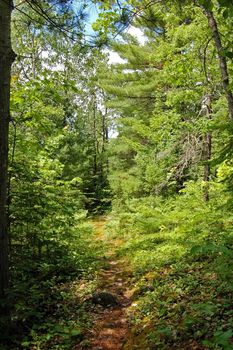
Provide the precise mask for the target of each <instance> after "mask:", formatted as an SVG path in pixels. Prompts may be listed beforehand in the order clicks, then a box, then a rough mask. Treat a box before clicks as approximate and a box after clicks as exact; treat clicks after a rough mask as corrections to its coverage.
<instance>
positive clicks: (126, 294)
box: [75, 217, 133, 350]
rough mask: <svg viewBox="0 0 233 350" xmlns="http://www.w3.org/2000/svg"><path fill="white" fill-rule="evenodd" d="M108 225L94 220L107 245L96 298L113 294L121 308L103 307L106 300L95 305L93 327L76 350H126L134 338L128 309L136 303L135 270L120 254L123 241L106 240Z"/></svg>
mask: <svg viewBox="0 0 233 350" xmlns="http://www.w3.org/2000/svg"><path fill="white" fill-rule="evenodd" d="M105 222H106V220H105V218H104V217H102V218H99V219H95V220H93V221H92V224H93V226H94V231H95V240H96V241H97V242H98V244H100V243H101V244H103V245H105V246H106V252H105V256H104V258H103V259H105V261H104V264H103V266H102V268H101V269H100V271H99V272H98V274H97V286H96V290H95V295H97V296H98V295H100V296H101V295H102V294H101V293H109V294H110V296H113V298H114V299H115V300H116V301H117V305H110V306H108V305H101V304H102V303H103V304H105V301H103V300H100V303H98V302H96V303H95V302H93V305H92V308H90V313H91V319H92V327H91V329H90V330H89V331H88V332H87V334H86V335H85V339H84V340H83V341H82V343H81V345H78V346H77V347H76V348H75V349H76V350H84V349H85V350H123V349H125V345H126V342H127V340H128V339H130V338H131V331H130V326H129V323H128V320H127V309H128V308H129V306H130V305H131V303H132V295H133V289H132V288H131V287H130V280H131V276H132V271H131V269H130V266H129V264H128V262H127V261H126V260H123V259H120V258H119V257H118V256H117V254H116V251H117V248H118V247H119V246H120V245H121V243H122V242H121V240H117V239H115V240H113V239H108V240H107V238H106V237H105V233H104V226H105ZM106 241H107V242H106Z"/></svg>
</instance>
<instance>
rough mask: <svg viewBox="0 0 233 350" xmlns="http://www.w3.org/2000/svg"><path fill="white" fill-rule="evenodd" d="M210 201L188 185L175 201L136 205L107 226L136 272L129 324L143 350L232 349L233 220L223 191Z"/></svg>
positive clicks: (216, 188)
mask: <svg viewBox="0 0 233 350" xmlns="http://www.w3.org/2000/svg"><path fill="white" fill-rule="evenodd" d="M210 194H211V200H210V201H209V202H208V203H206V202H204V200H203V193H202V188H201V184H200V183H197V184H194V183H190V184H189V185H188V187H186V189H185V190H182V191H181V193H180V194H179V195H177V196H174V197H173V198H170V199H162V198H159V197H157V198H155V197H147V198H144V199H143V198H140V199H138V200H137V199H134V200H130V201H128V202H127V203H125V204H124V207H123V209H121V211H119V209H118V212H117V213H116V216H115V219H114V218H113V220H112V221H111V222H109V224H108V231H109V232H111V234H113V235H115V236H118V237H119V235H120V236H121V238H123V239H124V244H123V245H122V246H121V247H120V248H119V250H118V254H119V256H127V257H128V259H129V260H130V261H131V262H132V266H133V269H134V283H135V292H134V302H133V303H132V306H131V309H130V311H129V317H130V319H131V322H132V325H133V328H134V332H135V339H137V336H138V337H139V338H140V339H142V338H143V341H144V345H143V346H144V347H143V350H146V349H161V350H168V349H187V350H188V349H189V350H190V349H215V350H217V349H224V350H230V349H232V348H233V331H232V329H233V308H232V296H233V293H232V292H233V285H232V271H233V260H232V258H233V252H232V248H233V233H232V222H233V217H232V212H231V205H230V204H229V202H228V197H227V194H226V193H225V192H224V190H223V189H221V186H220V185H216V184H215V185H213V186H212V188H210ZM220 203H221V204H220ZM114 220H115V221H114ZM128 348H129V349H130V348H131V349H134V345H133V344H131V345H130V344H128V347H127V346H126V348H125V349H128ZM136 348H138V347H135V349H136ZM139 348H140V346H139ZM140 349H141V348H140Z"/></svg>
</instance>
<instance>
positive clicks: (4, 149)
mask: <svg viewBox="0 0 233 350" xmlns="http://www.w3.org/2000/svg"><path fill="white" fill-rule="evenodd" d="M12 9H13V1H12V0H0V298H4V297H5V291H6V289H7V288H8V286H9V261H8V244H9V242H8V232H7V221H8V220H7V171H8V170H7V167H8V133H9V122H10V75H11V65H12V63H13V61H14V58H15V54H14V52H13V50H12V47H11V12H12ZM3 309H4V310H3ZM5 313H6V309H5V308H1V307H0V316H4V314H5Z"/></svg>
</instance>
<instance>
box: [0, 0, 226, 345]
mask: <svg viewBox="0 0 233 350" xmlns="http://www.w3.org/2000/svg"><path fill="white" fill-rule="evenodd" d="M7 3H8V5H9V6H10V3H11V2H10V1H3V0H1V1H0V10H1V9H3V8H4V6H6V4H7ZM14 6H15V8H14V11H13V12H12V19H11V28H12V33H11V35H12V38H11V40H12V47H13V50H14V52H15V53H16V58H15V61H14V63H13V65H12V69H11V105H10V119H9V150H8V180H7V208H6V213H7V232H8V236H7V237H8V239H7V247H8V248H7V249H8V253H9V254H8V256H9V276H10V278H9V281H8V282H9V285H8V288H7V289H5V290H2V291H1V293H0V295H1V307H0V309H1V315H0V316H1V318H0V325H1V329H2V332H1V335H0V337H1V344H2V345H1V346H2V347H0V349H1V350H6V349H7V350H8V349H11V350H16V349H33V350H34V349H36V350H39V349H41V350H42V349H43V350H46V349H78V348H77V344H79V343H80V342H81V341H83V334H85V329H86V327H87V326H88V327H90V322H91V320H90V318H89V316H88V312H87V305H86V304H85V300H86V299H88V297H89V295H90V294H91V293H92V292H93V290H94V288H95V277H96V274H97V272H98V270H99V268H100V265H101V264H103V258H102V257H103V255H104V254H105V253H104V249H105V248H104V245H102V244H100V242H98V240H97V241H96V239H95V238H94V236H93V227H92V225H91V224H90V218H93V217H95V216H100V215H105V216H106V231H107V236H106V237H107V238H106V241H107V240H108V237H112V238H115V239H120V240H121V245H120V246H119V248H118V251H117V255H118V256H119V258H121V257H124V259H128V261H129V264H130V266H131V268H132V271H133V279H132V283H133V286H134V288H135V292H134V300H136V301H135V303H134V305H133V307H132V308H131V309H130V310H129V312H128V317H129V320H130V324H131V327H132V328H133V329H134V330H135V344H136V345H135V349H136V348H137V349H141V350H146V349H151V350H152V349H161V350H162V349H225V350H230V349H232V347H233V340H232V339H233V330H232V329H233V311H232V296H233V294H232V292H233V286H232V270H233V260H232V258H233V253H232V248H233V247H232V244H233V235H232V222H233V216H232V203H233V202H232V190H233V164H232V142H233V139H232V131H233V126H232V120H233V96H232V75H233V65H232V58H233V37H232V27H233V5H232V3H231V1H228V0H218V1H215V0H213V1H202V0H197V1H191V0H185V1H181V0H180V1H179V0H177V1H169V0H168V1H147V0H145V1H144V0H143V1H128V2H126V3H123V2H121V1H119V2H118V1H116V2H114V1H109V2H108V1H101V2H95V1H94V2H93V3H92V4H90V3H89V4H87V2H86V3H85V2H83V3H82V4H81V2H79V3H78V4H77V3H75V2H70V1H60V2H59V1H58V2H57V3H55V2H53V1H35V2H32V1H15V4H14ZM91 6H95V8H96V9H97V10H96V11H97V12H98V14H99V15H98V18H97V19H96V20H94V23H93V31H92V30H90V29H87V21H88V13H89V20H90V17H92V16H94V17H96V15H92V14H90V13H92V12H91V11H92V10H91V8H92V7H91ZM0 16H1V13H0ZM91 21H92V20H91ZM92 22H93V21H92ZM0 25H1V23H0ZM129 26H130V27H131V28H132V27H133V28H138V29H140V33H141V37H142V38H143V39H140V40H139V39H138V38H137V37H135V36H134V35H132V34H130V31H128V28H129ZM94 30H95V32H94ZM109 50H111V51H114V52H115V53H118V55H119V57H120V58H121V60H119V63H115V64H110V63H109V60H108V56H109V52H110V51H109ZM1 64H3V63H2V61H1ZM0 112H1V111H0ZM1 154H3V153H1ZM1 238H2V232H1ZM0 248H1V249H2V250H4V249H5V246H4V244H2V245H1V246H0ZM3 255H4V254H2V255H1V256H3ZM2 270H3V267H2ZM2 270H1V271H2ZM1 273H2V272H1ZM83 279H85V280H88V281H89V282H88V288H89V289H87V290H86V291H85V293H86V299H85V293H84V295H82V296H81V297H80V295H79V298H78V299H77V297H76V298H74V294H75V293H77V290H78V288H79V286H80V285H81V283H83ZM139 336H140V339H141V340H140V341H139V339H138V337H139ZM142 341H143V343H140V342H142ZM80 349H81V348H80ZM124 349H125V350H127V349H131V350H132V349H134V347H133V345H131V347H129V348H127V349H126V348H124Z"/></svg>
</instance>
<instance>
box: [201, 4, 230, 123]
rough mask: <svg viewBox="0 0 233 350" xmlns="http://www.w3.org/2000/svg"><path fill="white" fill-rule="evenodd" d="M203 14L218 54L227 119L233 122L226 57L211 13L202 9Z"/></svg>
mask: <svg viewBox="0 0 233 350" xmlns="http://www.w3.org/2000/svg"><path fill="white" fill-rule="evenodd" d="M204 13H205V15H206V17H207V19H208V23H209V27H210V29H211V32H212V34H213V40H214V43H215V47H216V50H217V53H218V58H219V66H220V71H221V76H222V85H223V88H224V91H225V95H226V99H227V104H228V112H229V118H230V119H231V120H233V95H232V92H231V89H230V84H229V73H228V67H227V60H226V57H225V56H224V55H223V46H222V42H221V38H220V34H219V30H218V25H217V22H216V19H215V17H214V14H213V12H212V11H210V10H207V9H205V8H204Z"/></svg>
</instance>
